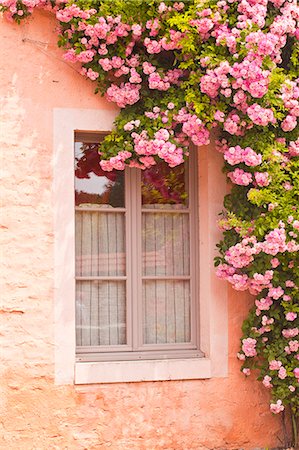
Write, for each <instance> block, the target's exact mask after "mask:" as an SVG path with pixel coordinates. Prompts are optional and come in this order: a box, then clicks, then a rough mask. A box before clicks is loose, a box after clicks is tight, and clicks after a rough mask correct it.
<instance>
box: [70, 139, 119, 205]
mask: <svg viewBox="0 0 299 450" xmlns="http://www.w3.org/2000/svg"><path fill="white" fill-rule="evenodd" d="M98 148H99V144H94V143H86V142H84V143H83V142H75V202H76V206H96V205H110V206H113V207H114V208H116V207H124V206H125V195H124V192H125V188H124V185H125V184H124V183H125V178H124V172H123V171H119V170H113V171H112V172H105V171H103V170H102V169H101V166H100V155H99V153H98Z"/></svg>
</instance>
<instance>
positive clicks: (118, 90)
mask: <svg viewBox="0 0 299 450" xmlns="http://www.w3.org/2000/svg"><path fill="white" fill-rule="evenodd" d="M140 89H141V86H140V85H135V84H132V83H122V84H121V85H120V86H117V85H116V84H112V85H111V86H110V87H109V88H108V89H107V92H106V98H107V100H108V101H110V102H115V103H116V104H117V106H119V107H120V108H125V106H127V105H134V103H136V102H138V100H139V98H140V93H139V91H140Z"/></svg>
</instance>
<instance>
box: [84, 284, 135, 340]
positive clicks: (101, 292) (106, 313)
mask: <svg viewBox="0 0 299 450" xmlns="http://www.w3.org/2000/svg"><path fill="white" fill-rule="evenodd" d="M76 341H77V345H78V346H91V345H121V344H126V288H125V282H124V281H77V283H76Z"/></svg>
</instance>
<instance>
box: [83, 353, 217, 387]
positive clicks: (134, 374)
mask: <svg viewBox="0 0 299 450" xmlns="http://www.w3.org/2000/svg"><path fill="white" fill-rule="evenodd" d="M211 376H212V371H211V361H210V359H207V358H196V359H195V358H193V359H191V358H189V359H168V360H155V361H152V360H148V361H114V362H112V361H104V362H76V364H75V384H91V383H122V382H140V381H165V380H194V379H203V378H211Z"/></svg>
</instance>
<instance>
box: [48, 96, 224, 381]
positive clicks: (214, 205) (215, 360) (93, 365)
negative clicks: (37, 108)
mask: <svg viewBox="0 0 299 450" xmlns="http://www.w3.org/2000/svg"><path fill="white" fill-rule="evenodd" d="M115 114H116V113H115V110H113V109H112V108H110V109H108V108H107V105H106V106H105V104H104V102H103V104H102V107H101V106H100V107H98V108H97V109H82V108H81V109H80V108H78V109H70V108H55V109H54V110H53V174H54V181H53V217H54V222H53V225H54V228H53V229H54V273H53V275H54V291H53V296H54V303H53V307H54V309H53V314H54V343H55V347H54V350H55V352H54V362H55V364H54V367H55V383H56V384H59V385H61V384H73V383H75V384H89V383H114V382H130V381H131V382H133V381H134V382H136V381H150V380H152V381H158V380H183V379H203V378H211V377H224V376H227V363H228V356H227V334H228V332H227V328H228V327H227V288H226V286H225V285H224V284H223V282H222V281H221V280H219V279H217V277H216V276H215V272H214V268H213V258H214V256H215V254H216V244H217V242H218V241H219V239H220V238H221V232H220V231H219V230H218V229H217V226H216V225H215V224H216V222H217V219H218V214H219V211H220V210H221V208H222V202H223V195H224V193H225V190H226V179H225V176H223V175H222V174H221V168H222V163H223V161H222V156H221V155H220V154H218V153H217V152H215V150H214V146H213V144H212V143H211V144H210V146H206V147H202V148H200V149H199V150H198V151H196V153H197V154H198V174H197V179H196V182H195V184H194V186H198V192H199V197H200V201H199V202H198V205H199V208H198V211H196V208H195V211H194V214H196V213H197V214H198V217H199V222H200V227H199V229H198V236H196V237H195V241H192V242H194V247H196V248H198V249H199V251H198V253H199V257H200V258H199V264H198V267H197V269H196V276H195V279H196V280H199V279H200V283H198V286H197V287H196V289H198V291H199V295H198V296H197V297H194V296H193V297H192V295H191V297H192V299H195V298H196V300H197V304H194V306H192V307H193V308H197V311H196V313H195V314H193V312H192V311H191V315H192V317H193V320H194V319H195V318H196V320H197V324H195V328H196V327H197V330H198V332H199V336H198V337H197V339H198V340H197V341H196V342H195V341H192V345H194V346H195V345H196V348H190V347H191V346H190V342H189V343H187V342H176V343H162V342H159V343H158V344H156V343H151V342H150V343H148V344H146V343H145V344H144V345H143V349H142V350H141V351H140V350H138V351H137V349H134V351H135V353H134V357H133V358H132V350H129V351H127V350H126V351H124V349H122V351H118V350H117V351H115V350H113V351H112V346H109V349H108V351H106V352H103V351H102V348H103V346H102V347H101V351H100V352H99V351H98V350H99V349H98V348H97V351H96V352H94V351H93V350H92V348H91V346H90V345H89V344H88V346H87V347H88V351H86V350H85V349H84V352H82V351H81V350H80V348H79V347H81V345H80V346H79V345H78V346H76V324H77V326H78V323H80V322H78V319H77V321H76V276H78V277H80V276H81V275H79V273H77V274H76V273H75V265H76V264H75V262H76V253H75V240H76V239H75V221H76V219H75V209H76V206H75V196H74V190H75V186H74V181H75V176H74V136H75V137H76V139H78V140H81V142H82V141H83V142H87V140H90V136H91V135H90V133H89V132H87V131H88V130H98V132H97V137H96V140H98V138H99V134H100V135H103V134H104V132H105V131H106V132H107V130H110V129H111V128H112V126H113V121H114V119H115ZM76 130H86V133H87V134H86V135H85V137H84V135H83V134H80V135H79V134H77V131H76ZM94 137H95V135H94ZM87 138H88V139H87ZM86 139H87V140H86ZM91 144H95V142H91ZM77 145H79V146H80V145H81V144H77ZM196 166H197V164H196V162H195V161H193V162H192V161H191V160H190V175H189V174H188V170H187V172H186V173H185V175H184V180H188V177H192V176H193V175H192V169H193V168H195V169H196ZM83 169H84V167H83ZM83 169H82V170H83ZM128 172H129V177H130V176H131V175H130V174H133V172H134V171H130V170H129V171H128ZM194 173H195V172H194ZM81 175H83V174H81ZM106 175H107V174H106ZM134 176H135V177H136V176H137V181H138V176H139V180H140V177H141V173H140V172H139V175H138V173H135V175H134ZM126 177H127V175H125V178H124V183H125V186H129V185H130V184H132V183H131V181H129V178H126ZM91 178H92V176H91ZM85 181H88V180H87V179H86V180H85ZM83 182H84V178H83V179H82V183H83ZM88 182H90V181H88ZM138 182H139V181H138ZM140 182H141V180H140ZM187 184H188V183H187ZM76 187H78V185H77V186H76ZM81 190H82V189H81ZM83 191H84V189H83ZM114 192H115V189H114ZM135 192H137V191H135ZM138 195H140V196H141V189H140V191H139V194H138ZM189 195H190V196H191V195H194V196H195V197H196V192H195V193H194V194H192V193H191V192H190V193H189ZM80 202H81V203H83V204H84V203H85V207H86V206H87V205H86V203H92V204H93V203H96V202H95V201H94V199H93V200H92V201H91V200H90V199H82V201H81V200H80ZM135 203H136V202H135ZM135 203H134V202H133V201H132V200H131V204H132V206H131V208H134V206H135V207H136V205H137V203H136V205H135ZM139 205H141V202H139ZM172 205H173V204H172ZM144 206H145V208H143V209H146V208H148V209H150V208H151V207H150V208H149V207H148V206H146V204H144V205H143V207H144ZM152 206H153V205H152ZM118 207H120V206H119V205H118ZM125 207H126V212H125V213H123V215H125V214H127V215H128V216H129V213H128V211H127V208H129V204H128V203H126V204H125ZM173 207H174V206H171V205H170V208H173ZM100 208H102V206H101V207H100ZM100 208H98V213H99V211H100ZM113 208H116V206H114V207H113V206H111V207H110V208H109V209H112V210H113ZM167 208H169V206H167ZM182 209H183V208H182V207H180V208H179V211H178V214H180V213H182V214H181V215H183V214H187V213H186V212H182ZM185 209H187V208H185ZM191 209H192V208H191ZM82 211H83V210H82ZM154 211H155V212H154V213H153V214H156V209H154ZM98 213H95V215H97V214H98ZM159 213H161V211H159ZM191 213H192V211H191V212H190V214H191ZM111 214H112V213H111ZM145 214H148V215H149V216H150V214H152V213H150V212H149V211H148V212H147V213H145ZM157 214H158V213H157ZM169 214H170V215H171V214H176V213H169ZM191 215H192V214H191ZM111 217H112V216H111ZM177 217H180V216H177ZM193 217H194V218H195V216H193ZM190 218H191V216H190ZM165 220H166V219H165ZM189 220H193V219H189ZM196 221H197V219H196ZM134 226H135V228H136V225H134ZM139 226H140V228H139V229H140V230H141V224H140V225H139ZM135 228H133V227H131V226H129V224H126V228H125V230H126V231H125V233H127V232H128V230H133V229H135ZM195 228H196V225H195ZM191 229H194V228H192V227H191ZM155 240H156V241H157V239H155ZM124 242H125V245H128V244H129V242H130V241H129V240H127V239H126V236H125V239H124ZM157 242H159V246H160V242H161V241H157ZM153 245H154V241H152V242H151V246H152V247H151V249H152V248H153ZM161 247H162V245H161ZM117 248H118V249H119V245H118V247H117ZM191 248H193V244H192V245H191ZM167 249H168V247H167ZM133 250H134V249H133ZM148 250H149V252H150V248H148ZM135 251H136V249H135ZM151 251H152V250H151ZM167 251H168V250H167ZM101 252H103V251H102V250H101ZM139 252H142V247H141V249H139ZM111 253H112V252H111ZM153 254H154V253H151V258H152V257H153ZM128 255H129V253H127V254H126V264H128ZM162 255H163V253H162ZM160 256H161V255H160ZM109 258H110V252H109ZM136 261H137V260H136ZM163 261H164V260H162V262H163ZM152 262H153V259H152V261H151V264H152ZM136 264H137V263H135V269H134V271H133V272H132V273H134V274H135V275H134V276H136V272H137V271H138V270H140V269H141V264H140V265H139V266H137V267H136ZM195 264H196V263H195ZM191 266H192V267H195V265H194V264H192V265H191ZM180 267H182V265H180ZM97 270H98V269H97ZM90 273H91V272H89V273H88V274H86V277H87V276H99V275H90ZM148 275H149V276H151V275H152V274H148ZM109 276H112V273H111V274H110V275H109ZM113 276H114V275H113ZM116 276H117V277H121V276H128V279H127V280H125V281H126V283H130V277H129V271H128V272H126V275H120V274H118V275H116ZM175 276H176V277H178V278H180V277H181V276H185V275H182V274H180V275H178V274H177V273H175ZM186 276H188V275H186ZM191 276H192V275H191ZM78 281H80V280H78ZM78 281H77V282H78ZM83 281H84V280H82V282H83ZM87 281H88V280H87ZM119 282H121V280H119ZM97 283H98V282H97ZM148 283H156V284H158V281H157V282H156V281H152V280H148ZM171 283H173V280H172V281H171ZM95 285H96V283H95ZM131 290H132V289H131ZM191 290H192V288H191ZM159 292H160V291H159V290H158V289H157V293H158V296H155V298H159V299H160V294H159ZM134 294H135V295H136V293H134ZM119 297H120V294H118V295H117V298H119ZM77 298H78V297H77ZM128 298H133V297H131V296H129V297H128ZM139 298H141V297H139ZM172 298H173V296H172ZM126 301H127V300H126ZM192 301H194V300H192ZM191 303H192V302H191ZM126 305H128V307H129V303H126ZM140 305H142V304H141V303H140ZM131 308H133V305H132V306H131ZM127 313H128V309H126V314H127ZM136 313H137V311H136V309H132V314H136ZM138 314H140V311H139V312H138ZM85 317H88V316H85ZM139 317H141V316H139ZM152 317H156V316H155V315H152ZM158 318H160V316H159V317H158ZM119 322H120V320H119ZM117 323H118V322H117ZM123 323H125V326H126V327H127V326H128V325H129V326H130V327H131V324H130V323H129V322H128V321H127V319H126V320H125V322H123ZM139 323H142V322H139ZM192 323H193V322H192V320H191V329H192V326H193V325H192ZM132 327H133V325H132ZM123 328H124V327H122V328H121V327H119V330H120V329H123ZM195 328H194V326H193V330H194V329H195ZM93 329H94V328H93ZM191 333H192V331H191ZM199 338H200V339H199ZM128 342H129V341H128ZM199 342H200V347H199V348H200V350H201V351H202V352H203V353H201V352H200V351H199V350H196V349H198V344H199ZM79 343H80V342H77V344H79ZM173 344H175V346H180V347H181V350H178V349H177V348H176V349H173V348H172V349H171V348H170V347H171V346H172V345H173ZM124 345H128V344H127V343H126V344H121V346H124ZM149 346H159V348H158V349H157V350H149ZM161 346H164V348H161ZM165 346H166V347H167V348H166V349H165ZM76 347H77V349H76ZM182 347H184V349H183V350H182ZM186 347H187V348H186ZM144 348H146V349H147V350H144ZM82 350H83V349H82ZM155 351H156V352H157V353H156V354H154V352H155ZM138 352H139V356H141V358H138V357H137V355H138ZM126 354H127V356H126ZM196 354H198V355H200V356H198V357H196ZM100 355H102V356H100ZM108 355H109V356H108ZM110 355H111V356H110ZM146 355H150V359H147V358H146ZM188 355H189V356H188ZM79 358H80V359H81V360H79ZM109 358H111V360H109ZM126 358H128V359H127V360H126Z"/></svg>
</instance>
